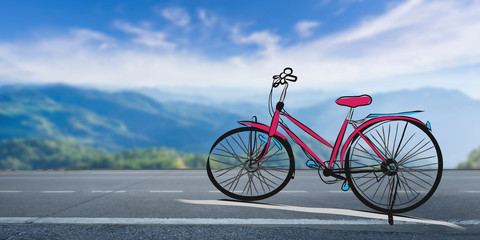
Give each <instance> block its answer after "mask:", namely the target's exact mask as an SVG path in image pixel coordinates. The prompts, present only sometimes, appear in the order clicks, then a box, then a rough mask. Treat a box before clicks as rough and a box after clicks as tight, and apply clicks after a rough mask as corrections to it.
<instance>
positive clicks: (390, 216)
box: [388, 212, 393, 226]
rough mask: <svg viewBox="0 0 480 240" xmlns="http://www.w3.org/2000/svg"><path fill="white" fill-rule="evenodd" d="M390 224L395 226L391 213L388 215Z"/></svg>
mask: <svg viewBox="0 0 480 240" xmlns="http://www.w3.org/2000/svg"><path fill="white" fill-rule="evenodd" d="M388 224H390V226H391V225H393V215H392V213H391V212H389V213H388Z"/></svg>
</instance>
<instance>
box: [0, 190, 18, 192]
mask: <svg viewBox="0 0 480 240" xmlns="http://www.w3.org/2000/svg"><path fill="white" fill-rule="evenodd" d="M19 192H22V191H7V190H2V191H0V193H19Z"/></svg>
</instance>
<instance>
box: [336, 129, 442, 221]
mask: <svg viewBox="0 0 480 240" xmlns="http://www.w3.org/2000/svg"><path fill="white" fill-rule="evenodd" d="M361 133H362V134H363V135H364V136H365V138H366V139H368V140H369V141H370V142H371V144H372V145H373V146H374V147H375V148H376V149H377V150H378V151H379V152H380V153H381V154H382V156H383V157H384V158H385V160H386V161H385V162H384V161H383V160H382V159H381V158H380V157H378V155H377V154H376V153H375V152H374V150H373V149H372V148H371V147H370V146H369V144H368V143H367V142H366V141H365V139H364V138H363V137H361V136H360V134H358V133H357V134H356V136H354V138H353V140H352V144H351V145H350V147H349V150H348V153H347V156H346V161H345V173H346V176H347V178H348V180H349V185H350V187H351V188H352V191H353V192H354V193H355V195H356V196H357V198H358V199H360V200H361V201H362V202H363V203H364V204H365V205H367V206H369V207H371V208H373V209H375V210H378V211H383V212H392V213H400V212H406V211H410V210H412V209H414V208H417V207H419V206H420V205H422V204H423V203H424V202H425V201H427V200H428V199H429V198H430V197H431V196H432V194H433V193H434V192H435V190H436V189H437V187H438V184H439V183H440V179H441V177H442V169H443V161H442V153H441V152H440V147H439V146H438V143H437V141H436V140H435V138H434V137H433V135H432V134H431V133H430V130H429V129H428V128H427V127H425V126H424V125H422V124H421V123H418V122H416V121H413V120H401V119H399V120H389V121H383V122H379V123H375V124H373V125H371V126H368V127H367V128H365V129H363V130H361Z"/></svg>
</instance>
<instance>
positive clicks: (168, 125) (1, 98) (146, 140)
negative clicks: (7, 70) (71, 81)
mask: <svg viewBox="0 0 480 240" xmlns="http://www.w3.org/2000/svg"><path fill="white" fill-rule="evenodd" d="M237 120H241V118H240V117H238V116H236V115H233V114H228V113H225V112H224V111H222V110H217V109H212V108H210V107H205V106H200V105H197V104H180V103H178V104H177V103H170V104H162V103H159V102H156V101H155V100H153V99H151V98H149V97H146V96H144V95H141V94H138V93H133V92H116V93H108V92H102V91H97V90H90V89H81V88H74V87H70V86H66V85H46V86H5V87H0V122H1V126H0V140H2V139H13V138H42V139H52V140H58V141H72V140H75V141H76V142H80V143H82V144H86V145H90V146H93V147H101V148H105V149H107V150H109V151H118V150H123V149H132V148H145V147H157V146H166V147H171V148H176V149H181V150H185V151H189V152H207V151H208V149H210V145H211V143H212V142H213V141H214V140H215V139H216V138H217V137H218V135H219V133H221V132H224V131H226V130H228V129H231V128H232V126H233V125H236V121H237Z"/></svg>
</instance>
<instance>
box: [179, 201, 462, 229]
mask: <svg viewBox="0 0 480 240" xmlns="http://www.w3.org/2000/svg"><path fill="white" fill-rule="evenodd" d="M177 201H180V202H183V203H190V204H200V205H221V206H237V207H254V208H263V209H276V210H286V211H295V212H306V213H320V214H332V215H341V216H351V217H362V218H371V219H382V220H384V221H385V220H387V218H388V216H387V215H386V214H379V213H372V212H362V211H355V210H349V209H340V208H312V207H298V206H289V205H279V204H258V203H250V202H236V201H220V200H187V199H177ZM394 220H396V221H404V222H414V223H424V224H435V225H442V226H446V227H451V228H455V229H461V230H465V228H463V227H461V226H458V225H456V224H453V223H449V222H443V221H436V220H429V219H422V218H413V217H402V216H395V215H394Z"/></svg>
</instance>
